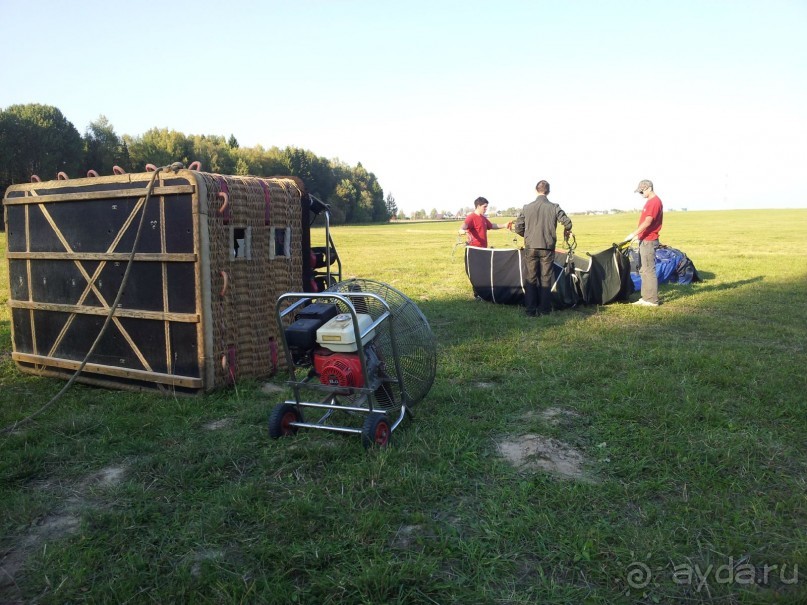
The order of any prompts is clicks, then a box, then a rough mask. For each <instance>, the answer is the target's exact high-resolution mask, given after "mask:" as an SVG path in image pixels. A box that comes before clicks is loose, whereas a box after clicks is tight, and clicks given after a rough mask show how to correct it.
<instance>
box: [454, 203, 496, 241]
mask: <svg viewBox="0 0 807 605" xmlns="http://www.w3.org/2000/svg"><path fill="white" fill-rule="evenodd" d="M487 211H488V201H487V200H486V199H485V198H483V197H478V198H476V199H475V200H474V211H473V212H471V213H470V214H469V215H468V216H466V217H465V222H464V223H463V224H462V227H460V231H459V233H460V235H467V236H468V245H469V246H476V247H477V248H487V247H488V229H506V228H507V225H497V224H496V223H491V222H490V221H489V220H488V217H486V216H485V212H487Z"/></svg>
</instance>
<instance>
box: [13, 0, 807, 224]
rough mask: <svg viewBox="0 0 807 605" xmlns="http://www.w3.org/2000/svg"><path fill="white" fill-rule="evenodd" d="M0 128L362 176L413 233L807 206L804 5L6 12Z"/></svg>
mask: <svg viewBox="0 0 807 605" xmlns="http://www.w3.org/2000/svg"><path fill="white" fill-rule="evenodd" d="M0 22H2V24H3V27H2V38H0V108H6V107H8V106H9V105H14V104H25V103H42V104H46V105H53V106H55V107H57V108H58V109H59V110H61V112H62V113H63V114H64V115H65V117H66V118H67V119H68V120H70V121H71V122H72V123H73V124H74V125H75V127H76V128H77V129H78V131H79V132H80V133H82V134H83V133H84V132H85V131H86V129H87V126H88V125H89V124H90V123H91V122H93V121H95V120H97V119H98V118H99V117H100V116H101V115H103V116H105V117H106V118H107V119H108V120H109V122H110V123H111V124H112V126H113V127H114V129H115V132H116V133H117V134H118V135H124V134H128V135H131V136H138V135H142V134H143V133H145V132H146V131H148V130H149V129H152V128H167V129H169V130H176V131H179V132H182V133H184V134H186V135H194V134H208V135H221V136H224V137H228V138H229V136H230V135H231V134H232V135H234V136H235V137H236V139H237V140H238V142H239V143H240V144H241V146H247V147H253V146H257V145H261V146H263V147H264V148H269V147H273V146H277V147H281V148H283V147H286V146H296V147H302V148H304V149H308V150H310V151H312V152H313V153H315V154H316V155H318V156H322V157H326V158H329V159H339V160H340V161H342V162H345V163H347V164H349V165H356V164H357V163H359V162H360V163H361V164H362V165H363V166H364V167H365V168H366V169H367V170H368V171H370V172H372V173H373V174H375V176H376V178H377V179H378V182H379V184H380V185H381V187H382V188H383V190H384V194H385V196H386V195H387V194H391V195H392V196H393V197H394V198H395V202H396V204H397V206H398V208H400V209H402V210H403V211H404V212H406V213H411V212H413V211H416V210H425V211H426V212H427V213H428V212H430V211H431V210H432V209H436V210H437V211H438V212H442V211H451V212H456V211H458V210H459V209H462V208H467V207H469V206H472V205H473V200H474V199H475V198H476V197H478V196H484V197H486V198H487V199H488V200H489V201H490V204H491V209H492V210H495V209H497V208H498V209H505V208H510V207H515V208H520V207H521V206H522V205H524V204H525V203H527V202H529V201H531V200H532V199H533V198H534V197H535V184H536V183H537V181H538V180H541V179H545V180H547V181H549V183H550V185H551V189H552V191H551V193H550V196H549V197H550V199H551V200H552V201H554V202H557V203H559V204H560V205H561V206H562V207H563V208H564V210H566V211H567V212H582V211H587V210H608V209H621V210H632V209H636V208H640V207H641V205H642V202H643V200H642V198H641V197H640V196H639V194H637V193H634V189H635V188H636V185H637V184H638V182H639V180H641V179H650V180H652V181H653V182H654V184H655V190H656V193H657V194H658V195H659V197H660V198H661V199H662V200H663V202H664V205H665V208H669V209H684V208H686V209H688V210H705V209H708V210H714V209H744V208H794V207H800V208H801V207H807V195H806V194H805V193H804V190H803V187H802V182H801V181H802V180H803V176H804V174H805V172H807V153H805V145H807V35H805V34H804V32H805V31H807V1H806V0H753V1H751V0H725V1H723V0H663V1H656V0H641V1H639V0H637V1H627V0H608V1H604V0H524V1H518V0H491V1H488V2H480V1H477V0H461V1H453V0H425V1H424V0H405V1H398V0H329V1H326V0H289V1H277V0H256V1H254V2H253V1H246V0H229V1H226V2H223V1H221V0H218V1H208V0H196V1H194V2H186V1H184V0H173V1H172V2H165V3H155V4H145V3H142V2H123V1H120V0H103V1H96V0H82V1H81V2H77V3H65V2H57V1H55V0H39V1H35V2H31V0H0Z"/></svg>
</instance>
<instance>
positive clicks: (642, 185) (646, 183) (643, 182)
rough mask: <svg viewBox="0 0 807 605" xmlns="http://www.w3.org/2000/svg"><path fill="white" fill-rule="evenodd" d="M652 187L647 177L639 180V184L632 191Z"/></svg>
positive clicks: (651, 182) (637, 191)
mask: <svg viewBox="0 0 807 605" xmlns="http://www.w3.org/2000/svg"><path fill="white" fill-rule="evenodd" d="M647 188H650V189H652V188H653V181H648V180H647V179H643V180H641V181H639V185H638V186H637V187H636V191H634V193H639V192H640V191H644V190H645V189H647Z"/></svg>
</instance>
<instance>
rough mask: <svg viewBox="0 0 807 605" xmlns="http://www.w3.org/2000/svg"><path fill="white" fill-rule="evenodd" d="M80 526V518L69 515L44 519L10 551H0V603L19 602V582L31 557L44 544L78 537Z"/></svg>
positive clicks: (35, 524) (64, 512) (62, 513)
mask: <svg viewBox="0 0 807 605" xmlns="http://www.w3.org/2000/svg"><path fill="white" fill-rule="evenodd" d="M80 523H81V518H80V517H79V516H78V515H76V514H74V513H72V512H70V511H62V512H58V513H51V514H49V515H45V516H44V517H41V518H39V519H37V520H36V521H35V522H34V524H33V525H31V526H30V527H29V528H28V531H27V532H26V533H25V534H24V535H22V536H20V537H18V538H17V539H16V540H15V541H13V542H12V543H11V546H10V548H8V549H6V550H4V551H0V603H11V602H16V601H17V600H18V599H20V598H21V597H22V594H21V593H20V590H19V587H18V586H17V578H18V577H19V575H20V570H21V569H22V568H23V566H24V565H25V562H26V561H27V560H28V557H30V556H31V555H32V554H33V553H34V552H36V551H37V550H40V549H41V548H42V545H43V544H47V543H48V542H53V541H55V540H60V539H61V538H64V537H65V536H68V535H70V534H74V533H76V531H78V528H79V525H80ZM20 602H21V601H20Z"/></svg>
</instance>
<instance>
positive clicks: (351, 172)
mask: <svg viewBox="0 0 807 605" xmlns="http://www.w3.org/2000/svg"><path fill="white" fill-rule="evenodd" d="M177 161H179V162H182V163H183V164H184V165H185V166H188V165H190V164H191V163H192V162H195V161H198V162H200V163H201V166H202V169H203V170H205V171H207V172H215V173H218V174H231V175H244V176H245V175H253V176H264V177H269V176H296V177H299V178H301V179H302V180H303V182H304V183H305V185H306V188H307V189H308V192H309V193H311V194H313V195H315V196H316V197H318V198H319V199H320V200H322V201H323V202H325V203H326V204H328V205H329V206H330V208H331V222H332V223H334V224H345V223H368V222H385V221H387V220H389V219H390V218H391V217H393V216H396V215H397V214H398V208H397V205H396V204H395V198H394V197H393V196H392V195H391V194H390V195H387V197H386V198H385V197H384V191H383V190H382V188H381V185H380V184H379V183H378V180H377V179H376V177H375V175H374V174H373V173H372V172H368V171H367V170H366V169H365V168H364V166H362V165H361V163H358V164H357V165H356V166H349V165H348V164H346V163H344V162H341V161H339V160H329V159H326V158H322V157H319V156H317V155H315V154H314V153H312V152H311V151H308V150H306V149H300V148H298V147H286V148H284V149H279V148H278V147H270V148H269V149H264V148H263V147H261V146H260V145H258V146H257V147H241V146H240V145H239V144H238V141H237V140H236V138H235V137H234V136H233V135H230V137H229V138H225V137H223V136H218V135H185V134H183V133H181V132H177V131H174V130H168V129H165V128H152V129H151V130H149V131H147V132H146V133H144V134H142V135H139V136H131V135H126V134H124V135H122V136H119V135H118V134H117V133H116V132H115V129H114V127H113V126H112V124H111V123H110V122H109V120H108V119H107V118H106V117H105V116H103V115H102V116H99V118H98V119H97V120H95V121H94V122H91V123H90V124H89V125H88V126H87V128H86V130H85V132H84V134H83V135H82V134H79V132H78V130H77V129H76V127H75V126H74V125H73V124H72V123H71V122H70V121H69V120H68V119H67V118H66V117H65V116H64V115H63V114H62V112H61V111H60V110H59V109H58V108H56V107H53V106H50V105H42V104H38V103H31V104H26V105H11V106H9V107H7V108H5V109H2V110H0V193H3V194H4V193H5V190H6V188H7V187H8V186H9V185H13V184H16V183H27V182H29V181H30V180H31V176H32V175H37V176H39V177H40V178H41V179H42V180H43V181H45V180H51V179H56V178H57V175H58V174H59V173H60V172H64V173H65V174H66V175H67V176H68V177H71V178H76V177H80V176H85V175H86V174H87V173H88V171H90V170H95V171H96V172H97V173H98V174H100V175H107V174H112V173H113V166H119V167H121V168H122V169H123V170H125V171H126V172H144V171H145V166H146V164H154V165H155V166H165V165H168V164H171V163H173V162H177ZM1 224H2V220H0V225H1Z"/></svg>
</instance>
